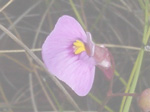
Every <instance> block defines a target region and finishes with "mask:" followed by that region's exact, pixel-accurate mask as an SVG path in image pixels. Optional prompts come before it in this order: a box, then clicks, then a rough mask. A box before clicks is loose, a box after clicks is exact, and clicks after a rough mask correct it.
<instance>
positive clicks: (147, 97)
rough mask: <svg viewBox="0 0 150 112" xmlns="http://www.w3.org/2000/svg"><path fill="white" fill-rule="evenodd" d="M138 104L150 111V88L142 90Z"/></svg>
mask: <svg viewBox="0 0 150 112" xmlns="http://www.w3.org/2000/svg"><path fill="white" fill-rule="evenodd" d="M138 104H139V107H140V108H141V109H142V110H143V111H144V112H150V88H148V89H146V90H144V91H143V92H142V94H141V95H140V97H139V100H138Z"/></svg>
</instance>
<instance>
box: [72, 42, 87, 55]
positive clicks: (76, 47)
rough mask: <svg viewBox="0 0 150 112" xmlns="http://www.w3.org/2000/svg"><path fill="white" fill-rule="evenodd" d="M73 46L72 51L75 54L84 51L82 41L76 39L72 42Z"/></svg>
mask: <svg viewBox="0 0 150 112" xmlns="http://www.w3.org/2000/svg"><path fill="white" fill-rule="evenodd" d="M73 45H74V46H73V48H74V53H75V54H80V53H81V52H83V51H85V46H84V43H83V42H81V41H80V40H76V41H75V42H74V43H73Z"/></svg>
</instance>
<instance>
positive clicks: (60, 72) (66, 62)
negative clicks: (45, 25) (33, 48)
mask: <svg viewBox="0 0 150 112" xmlns="http://www.w3.org/2000/svg"><path fill="white" fill-rule="evenodd" d="M42 58H43V60H44V63H45V65H46V67H47V68H48V70H49V72H50V73H52V74H53V75H54V76H56V77H57V78H58V79H60V80H62V81H63V82H65V83H66V84H67V85H68V86H70V87H71V88H72V90H74V92H75V93H76V94H78V95H79V96H85V95H87V94H88V92H89V91H90V89H91V87H92V84H93V81H94V75H95V66H96V65H97V66H98V67H99V68H100V69H101V70H102V71H103V72H104V74H105V75H106V77H107V78H108V79H111V78H112V76H113V72H114V69H113V68H112V67H113V65H112V62H111V61H112V58H111V55H110V53H109V51H108V49H107V48H105V47H104V46H98V45H95V44H94V43H93V41H92V38H91V34H90V33H89V32H86V33H85V31H84V30H83V28H82V27H81V25H80V24H79V23H78V22H77V21H76V20H75V19H74V18H73V17H70V16H67V15H65V16H62V17H60V18H59V20H58V21H57V23H56V25H55V28H54V29H53V31H52V32H51V33H50V34H49V36H48V37H47V38H46V40H45V42H44V44H43V46H42Z"/></svg>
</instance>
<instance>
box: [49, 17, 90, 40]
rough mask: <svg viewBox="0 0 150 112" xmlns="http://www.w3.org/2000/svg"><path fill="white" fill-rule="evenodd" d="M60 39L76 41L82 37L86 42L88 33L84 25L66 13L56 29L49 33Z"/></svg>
mask: <svg viewBox="0 0 150 112" xmlns="http://www.w3.org/2000/svg"><path fill="white" fill-rule="evenodd" d="M49 36H50V37H52V38H55V39H58V40H59V41H60V40H61V41H75V40H77V39H80V40H82V41H84V42H86V39H87V37H86V33H85V31H84V30H83V28H82V26H81V25H80V24H79V23H78V21H76V20H75V19H74V18H73V17H71V16H67V15H64V16H62V17H60V18H59V19H58V21H57V23H56V25H55V28H54V30H53V31H52V32H51V34H50V35H49Z"/></svg>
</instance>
